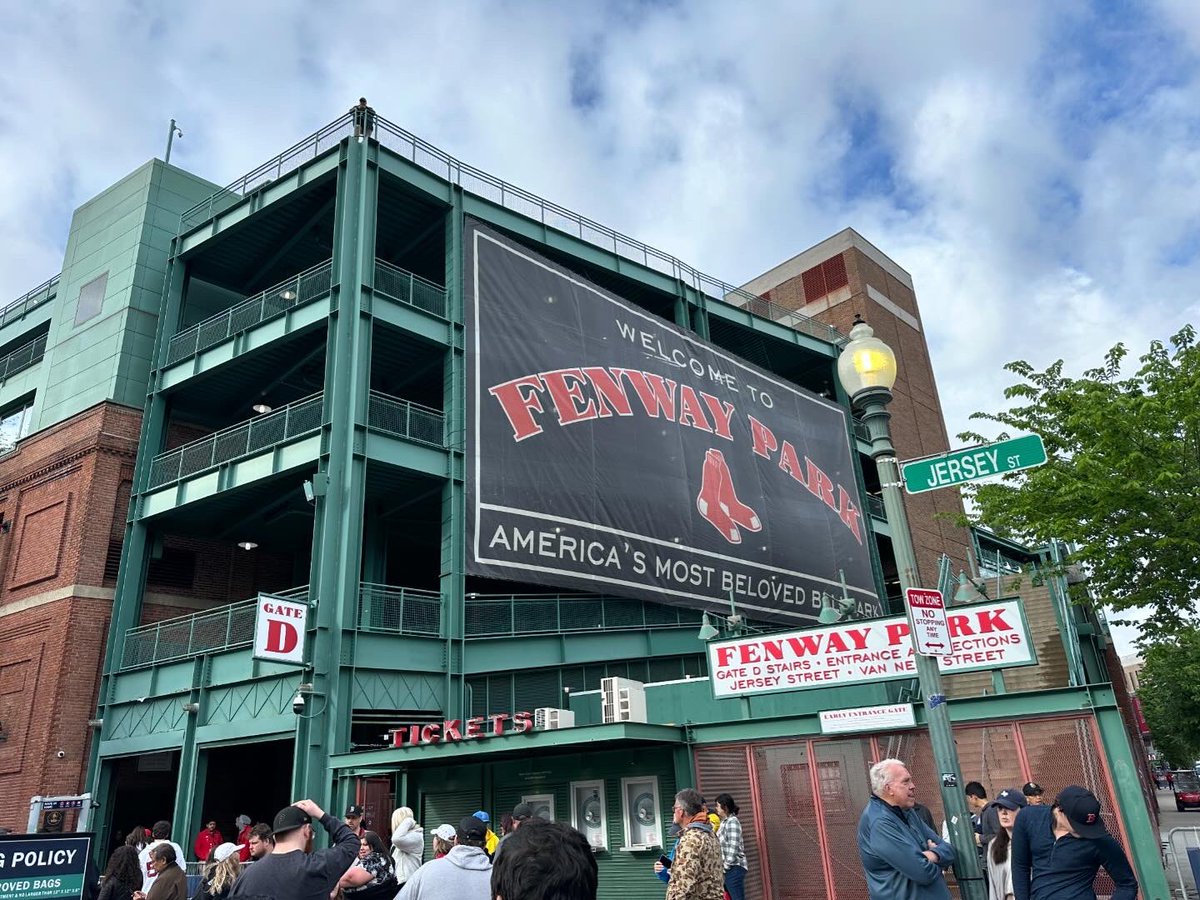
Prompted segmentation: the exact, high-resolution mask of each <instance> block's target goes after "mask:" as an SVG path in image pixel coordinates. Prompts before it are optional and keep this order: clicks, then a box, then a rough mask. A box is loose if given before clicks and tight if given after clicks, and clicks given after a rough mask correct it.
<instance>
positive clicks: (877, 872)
mask: <svg viewBox="0 0 1200 900" xmlns="http://www.w3.org/2000/svg"><path fill="white" fill-rule="evenodd" d="M871 793H872V794H873V795H874V796H872V797H871V800H870V802H869V803H867V808H866V809H864V810H863V814H862V818H860V819H859V820H858V855H859V857H860V858H861V859H862V864H863V872H864V873H865V874H866V876H867V892H868V894H869V895H870V897H871V900H950V889H949V888H948V887H947V886H946V876H945V875H944V874H943V873H942V870H943V869H945V868H946V867H947V866H949V865H950V864H951V863H953V862H954V848H953V847H951V846H950V844H949V843H948V842H947V841H944V840H942V838H941V836H940V835H938V834H937V833H935V832H934V830H933V829H932V828H930V827H929V826H928V825H926V824H925V823H924V822H923V821H921V819H920V817H919V816H918V815H917V814H916V813H915V812H913V807H914V806H916V804H917V788H916V785H914V784H913V779H912V773H911V772H909V771H908V767H907V766H905V765H904V763H903V762H901V761H900V760H898V759H885V760H882V761H880V762H877V763H875V765H873V766H871Z"/></svg>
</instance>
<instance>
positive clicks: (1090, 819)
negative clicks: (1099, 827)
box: [1087, 813, 1096, 825]
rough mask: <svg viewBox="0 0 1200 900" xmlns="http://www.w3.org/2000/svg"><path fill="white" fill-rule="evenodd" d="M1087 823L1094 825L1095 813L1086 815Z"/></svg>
mask: <svg viewBox="0 0 1200 900" xmlns="http://www.w3.org/2000/svg"><path fill="white" fill-rule="evenodd" d="M1087 823H1088V824H1089V825H1095V824H1096V814H1095V813H1088V814H1087Z"/></svg>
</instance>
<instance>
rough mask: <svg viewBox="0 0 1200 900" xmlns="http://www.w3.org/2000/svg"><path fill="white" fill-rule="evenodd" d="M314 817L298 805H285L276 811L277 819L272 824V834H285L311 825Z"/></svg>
mask: <svg viewBox="0 0 1200 900" xmlns="http://www.w3.org/2000/svg"><path fill="white" fill-rule="evenodd" d="M311 824H312V817H311V816H309V814H308V813H306V812H305V811H304V810H302V809H301V808H300V807H298V806H285V807H284V808H283V809H281V810H280V811H279V812H277V813H275V821H274V822H273V823H272V824H271V834H273V835H279V834H285V833H286V832H289V831H295V830H296V829H297V828H300V827H301V826H303V825H311Z"/></svg>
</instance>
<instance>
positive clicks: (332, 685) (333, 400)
mask: <svg viewBox="0 0 1200 900" xmlns="http://www.w3.org/2000/svg"><path fill="white" fill-rule="evenodd" d="M372 146H373V145H372V144H371V143H370V142H369V141H363V142H361V143H360V142H358V141H355V140H352V139H350V140H347V141H345V142H344V143H343V145H342V152H343V158H342V162H341V165H340V167H339V170H338V195H337V203H336V212H335V217H334V218H335V221H334V256H333V271H334V280H335V287H334V296H335V298H336V302H335V303H334V304H333V306H332V308H331V311H330V316H329V333H328V339H327V345H326V353H325V409H324V414H325V422H326V426H325V434H324V435H323V437H324V439H325V440H326V441H327V444H326V448H327V452H326V453H325V454H324V455H323V456H322V460H321V463H320V464H319V470H320V471H322V473H323V474H325V475H327V476H328V479H329V480H328V488H327V490H326V494H325V496H324V497H323V498H321V502H320V503H319V504H318V508H317V515H316V517H315V521H314V526H313V567H312V578H311V582H310V583H311V585H312V587H311V589H310V590H311V595H310V598H309V600H310V603H312V604H314V611H315V618H316V636H315V638H314V640H313V648H312V655H311V657H310V662H311V665H312V683H313V694H314V696H313V700H312V704H311V708H312V709H313V712H312V713H310V714H309V718H306V719H300V720H298V722H297V736H296V759H295V767H294V769H293V781H294V784H293V788H294V791H295V793H296V794H297V796H301V797H310V798H312V799H314V800H315V801H316V802H317V803H318V804H321V805H323V806H327V807H328V806H329V803H330V800H331V799H332V797H331V788H332V781H331V778H330V775H329V765H328V764H329V755H330V754H331V753H337V752H340V751H344V750H347V749H349V736H350V715H351V705H352V696H351V687H352V684H351V682H352V679H351V672H352V665H353V655H354V632H355V628H356V625H357V610H358V593H359V590H358V589H359V577H360V572H361V566H362V544H363V540H362V532H363V512H364V507H365V496H366V490H365V488H366V485H365V481H366V459H365V456H364V442H365V423H366V420H367V404H368V397H369V395H370V375H371V320H370V317H369V316H368V315H367V314H366V313H365V312H363V310H362V297H363V293H364V289H365V288H369V287H370V285H371V281H372V278H373V274H374V248H375V204H376V198H377V196H378V174H377V173H378V170H377V168H376V167H375V165H374V164H370V163H369V160H368V154H369V152H370V150H371V149H372Z"/></svg>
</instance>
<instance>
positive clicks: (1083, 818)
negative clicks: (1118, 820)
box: [1012, 785, 1138, 900]
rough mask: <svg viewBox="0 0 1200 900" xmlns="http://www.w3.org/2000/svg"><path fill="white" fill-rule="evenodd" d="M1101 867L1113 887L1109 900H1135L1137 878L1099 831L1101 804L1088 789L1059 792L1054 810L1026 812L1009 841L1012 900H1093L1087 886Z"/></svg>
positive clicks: (1113, 843)
mask: <svg viewBox="0 0 1200 900" xmlns="http://www.w3.org/2000/svg"><path fill="white" fill-rule="evenodd" d="M1022 793H1024V792H1022ZM1101 866H1103V867H1104V870H1105V871H1106V872H1107V873H1108V875H1109V877H1110V878H1112V880H1113V883H1114V884H1115V885H1116V890H1115V891H1114V892H1113V895H1112V900H1135V898H1136V897H1137V889H1138V883H1137V878H1135V877H1134V874H1133V869H1132V868H1130V866H1129V860H1128V859H1127V858H1126V857H1125V851H1124V850H1122V849H1121V845H1120V844H1118V843H1117V842H1116V840H1115V839H1114V838H1113V837H1112V835H1110V834H1109V833H1108V831H1107V829H1105V827H1104V822H1103V820H1102V819H1101V818H1100V801H1099V800H1097V799H1096V797H1095V795H1094V794H1093V793H1092V792H1091V791H1089V790H1088V789H1087V788H1082V787H1078V786H1077V785H1072V786H1071V787H1067V788H1063V790H1062V792H1061V793H1060V794H1059V795H1058V797H1057V798H1056V799H1055V801H1054V805H1053V806H1027V807H1026V808H1025V809H1024V810H1022V811H1021V814H1020V815H1019V816H1017V821H1016V824H1015V825H1014V826H1013V836H1012V879H1013V895H1014V896H1015V897H1016V900H1096V892H1095V891H1094V890H1093V889H1092V882H1093V881H1095V879H1096V873H1097V872H1098V871H1100V868H1101Z"/></svg>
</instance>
